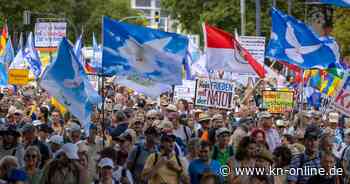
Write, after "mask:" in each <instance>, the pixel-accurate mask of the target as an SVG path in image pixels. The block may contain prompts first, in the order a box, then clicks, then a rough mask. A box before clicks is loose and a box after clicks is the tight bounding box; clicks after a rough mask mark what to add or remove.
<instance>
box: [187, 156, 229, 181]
mask: <svg viewBox="0 0 350 184" xmlns="http://www.w3.org/2000/svg"><path fill="white" fill-rule="evenodd" d="M206 172H211V173H213V174H216V175H217V176H219V178H220V181H221V182H220V183H222V182H223V180H224V178H223V176H222V175H221V174H220V163H219V162H218V161H216V160H212V161H211V162H210V164H209V165H206V164H205V163H204V162H203V161H202V160H200V159H196V160H193V161H192V162H191V163H190V166H189V167H188V173H189V174H190V177H191V184H200V179H201V176H202V175H203V173H206Z"/></svg>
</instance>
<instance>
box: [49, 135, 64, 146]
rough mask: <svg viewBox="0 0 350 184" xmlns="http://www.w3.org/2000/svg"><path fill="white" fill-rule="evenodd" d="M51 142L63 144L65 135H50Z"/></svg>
mask: <svg viewBox="0 0 350 184" xmlns="http://www.w3.org/2000/svg"><path fill="white" fill-rule="evenodd" d="M49 142H50V143H54V144H59V145H62V144H63V137H62V136H60V135H53V136H51V137H50V139H49Z"/></svg>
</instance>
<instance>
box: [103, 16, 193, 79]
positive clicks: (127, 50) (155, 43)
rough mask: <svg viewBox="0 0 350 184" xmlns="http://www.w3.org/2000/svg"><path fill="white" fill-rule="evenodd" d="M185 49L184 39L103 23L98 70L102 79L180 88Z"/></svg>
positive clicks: (109, 21)
mask: <svg viewBox="0 0 350 184" xmlns="http://www.w3.org/2000/svg"><path fill="white" fill-rule="evenodd" d="M187 47H188V38H187V37H185V36H182V35H179V34H176V33H169V32H163V31H159V30H154V29H150V28H146V27H142V26H137V25H133V24H127V23H121V22H118V21H116V20H112V19H110V18H107V17H104V19H103V51H102V66H103V71H104V74H106V75H117V76H124V77H130V76H132V77H133V78H135V79H136V78H137V79H140V82H141V81H150V82H151V83H162V84H168V85H176V84H181V83H182V64H183V60H184V57H185V56H186V51H187Z"/></svg>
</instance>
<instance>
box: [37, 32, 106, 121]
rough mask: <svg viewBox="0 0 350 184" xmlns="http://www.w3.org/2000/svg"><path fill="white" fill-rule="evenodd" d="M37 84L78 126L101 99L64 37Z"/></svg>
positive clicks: (87, 117)
mask: <svg viewBox="0 0 350 184" xmlns="http://www.w3.org/2000/svg"><path fill="white" fill-rule="evenodd" d="M39 84H40V86H41V87H42V88H43V89H45V90H46V91H48V93H49V95H50V96H53V97H55V98H56V99H57V100H58V102H60V104H62V105H64V106H65V107H66V108H67V109H68V110H69V111H70V112H71V113H72V114H73V115H74V116H76V117H77V118H78V119H79V121H80V123H81V124H82V125H84V124H85V123H89V122H90V116H91V113H92V111H93V107H94V105H97V104H99V103H100V102H101V97H100V96H99V95H98V93H97V91H96V90H95V89H94V88H93V87H92V85H91V84H90V82H89V80H88V78H87V76H86V74H85V71H84V68H83V65H82V64H81V63H80V62H79V61H78V59H77V57H76V56H75V54H74V51H73V48H72V46H71V45H70V44H69V43H68V41H67V40H66V38H63V39H62V41H61V43H60V46H59V49H58V54H57V57H56V59H55V61H54V62H53V63H51V64H50V65H49V66H48V67H47V68H46V70H45V72H44V73H43V75H42V78H41V80H40V82H39Z"/></svg>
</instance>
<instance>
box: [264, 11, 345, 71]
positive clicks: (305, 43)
mask: <svg viewBox="0 0 350 184" xmlns="http://www.w3.org/2000/svg"><path fill="white" fill-rule="evenodd" d="M271 16H272V31H271V39H270V41H269V44H268V47H267V51H266V56H267V57H269V58H271V59H275V60H280V61H284V62H288V63H290V64H295V65H297V66H298V67H300V68H303V69H310V68H320V69H322V68H327V67H328V66H329V65H330V64H332V63H336V62H338V57H337V56H338V55H339V53H336V52H337V51H336V49H333V48H332V46H331V45H332V44H330V42H329V40H328V39H327V40H322V39H321V38H320V37H318V36H317V35H315V34H314V32H313V31H312V30H311V29H310V28H309V27H308V26H307V25H306V24H304V23H303V22H301V21H299V20H297V19H295V18H294V17H291V16H289V15H286V14H284V13H282V12H281V11H279V10H277V9H276V8H273V9H272V11H271Z"/></svg>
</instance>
